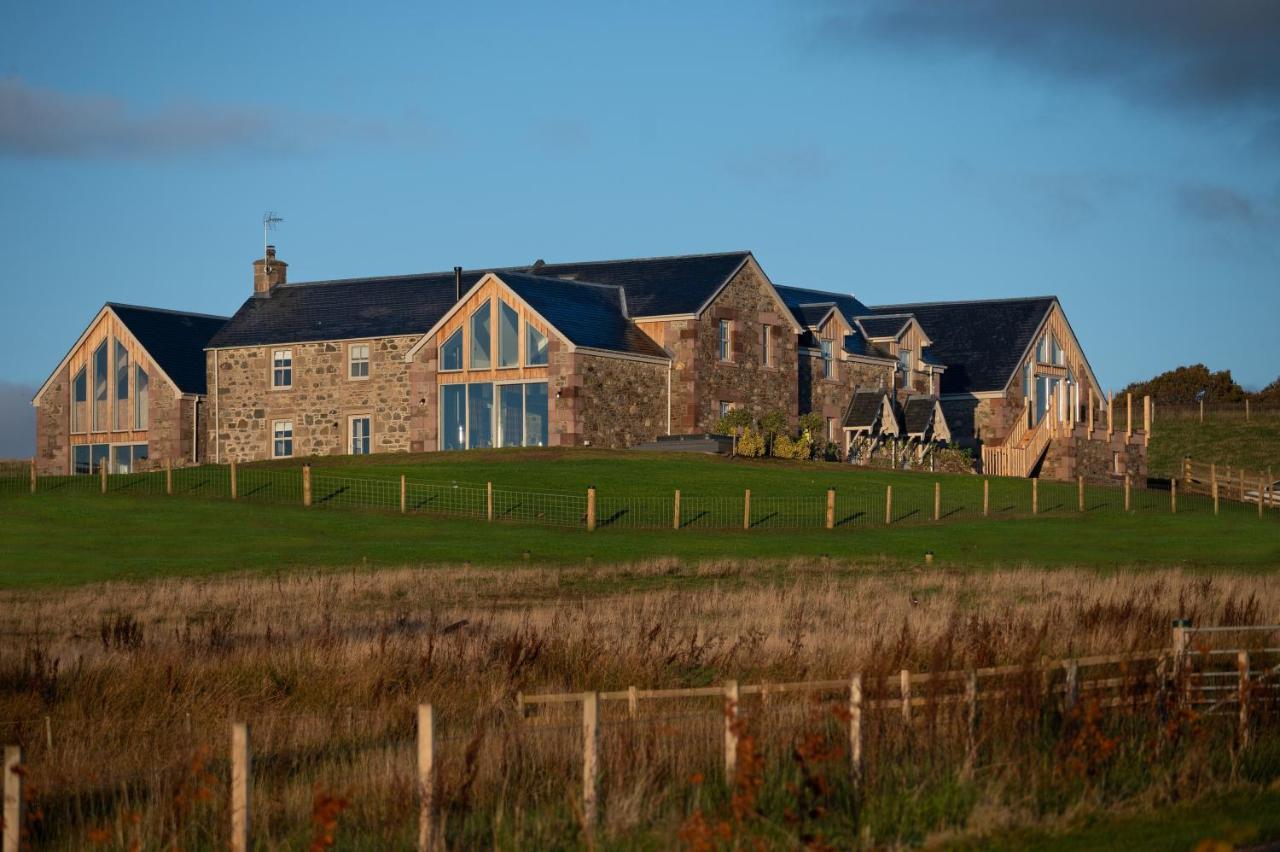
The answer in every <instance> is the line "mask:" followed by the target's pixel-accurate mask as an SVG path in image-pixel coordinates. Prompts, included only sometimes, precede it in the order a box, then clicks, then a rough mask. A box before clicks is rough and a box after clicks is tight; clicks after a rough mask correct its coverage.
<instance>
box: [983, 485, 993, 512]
mask: <svg viewBox="0 0 1280 852" xmlns="http://www.w3.org/2000/svg"><path fill="white" fill-rule="evenodd" d="M990 514H991V480H990V479H984V480H982V517H984V518H985V517H988V516H989V515H990Z"/></svg>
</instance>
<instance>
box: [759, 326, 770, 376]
mask: <svg viewBox="0 0 1280 852" xmlns="http://www.w3.org/2000/svg"><path fill="white" fill-rule="evenodd" d="M772 336H773V335H772V329H771V327H770V326H768V325H762V326H760V363H761V364H763V365H764V366H766V367H772V366H773V348H772V345H771V344H772V342H773V341H771V340H770V337H772Z"/></svg>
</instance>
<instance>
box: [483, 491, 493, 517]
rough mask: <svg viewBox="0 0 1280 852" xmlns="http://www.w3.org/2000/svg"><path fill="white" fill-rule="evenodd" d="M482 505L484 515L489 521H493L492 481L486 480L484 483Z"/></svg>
mask: <svg viewBox="0 0 1280 852" xmlns="http://www.w3.org/2000/svg"><path fill="white" fill-rule="evenodd" d="M484 505H485V517H486V518H488V519H489V523H493V483H492V482H486V483H485V484H484Z"/></svg>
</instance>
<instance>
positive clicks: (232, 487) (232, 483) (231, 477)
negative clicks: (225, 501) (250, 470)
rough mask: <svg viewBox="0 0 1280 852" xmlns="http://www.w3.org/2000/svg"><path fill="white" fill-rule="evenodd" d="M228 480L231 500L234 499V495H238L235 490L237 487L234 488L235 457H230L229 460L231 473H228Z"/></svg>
mask: <svg viewBox="0 0 1280 852" xmlns="http://www.w3.org/2000/svg"><path fill="white" fill-rule="evenodd" d="M230 481H231V499H232V500H234V499H236V497H237V496H238V495H237V494H236V490H237V489H236V462H235V459H232V460H231V475H230Z"/></svg>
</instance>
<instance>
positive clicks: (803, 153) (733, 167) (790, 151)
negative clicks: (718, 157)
mask: <svg viewBox="0 0 1280 852" xmlns="http://www.w3.org/2000/svg"><path fill="white" fill-rule="evenodd" d="M727 167H728V169H729V171H730V172H731V173H732V174H733V175H735V176H736V177H739V178H741V179H743V180H747V181H753V182H754V181H761V180H766V181H770V180H771V181H782V182H786V183H807V182H811V181H818V180H822V179H824V178H827V177H829V176H830V175H831V174H832V173H833V172H834V171H835V161H834V160H833V159H832V158H831V156H830V155H829V154H828V153H827V152H826V150H825V149H823V148H822V147H821V146H819V145H816V144H813V143H798V144H786V145H760V146H756V147H754V148H750V149H748V150H746V151H742V152H739V153H737V154H735V155H734V156H733V157H731V158H730V159H729V160H728V161H727Z"/></svg>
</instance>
